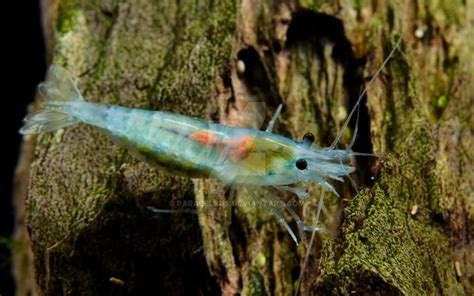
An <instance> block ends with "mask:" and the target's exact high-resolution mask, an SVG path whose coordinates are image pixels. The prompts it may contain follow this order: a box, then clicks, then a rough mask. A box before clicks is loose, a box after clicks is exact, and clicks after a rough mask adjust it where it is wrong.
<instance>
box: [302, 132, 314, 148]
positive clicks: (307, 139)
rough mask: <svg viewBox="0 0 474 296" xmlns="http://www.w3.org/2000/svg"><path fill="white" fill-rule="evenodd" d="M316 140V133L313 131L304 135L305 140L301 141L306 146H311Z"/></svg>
mask: <svg viewBox="0 0 474 296" xmlns="http://www.w3.org/2000/svg"><path fill="white" fill-rule="evenodd" d="M313 142H314V135H313V134H312V133H307V134H305V135H304V136H303V141H301V143H302V144H303V145H304V146H305V147H306V148H309V147H311V144H313Z"/></svg>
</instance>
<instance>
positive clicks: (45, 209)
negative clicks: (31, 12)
mask: <svg viewBox="0 0 474 296" xmlns="http://www.w3.org/2000/svg"><path fill="white" fill-rule="evenodd" d="M43 4H44V7H45V12H46V13H45V16H46V17H45V24H46V27H45V29H46V31H47V32H49V33H48V34H47V36H49V37H50V39H49V42H48V44H49V48H50V49H51V51H52V61H53V62H54V63H59V64H62V65H64V66H65V67H66V68H67V69H68V70H69V72H70V73H71V75H72V76H73V77H75V80H76V82H78V85H79V89H80V90H81V91H82V93H83V96H84V97H85V98H87V99H88V100H90V101H96V102H102V103H109V104H119V105H123V106H128V107H134V108H145V109H153V110H162V111H172V112H176V113H181V114H185V115H188V116H195V117H199V118H207V119H210V120H217V121H220V122H222V123H226V124H233V125H245V126H253V127H257V128H258V127H260V126H261V124H262V122H263V117H265V116H266V117H267V118H268V117H269V116H270V115H271V114H272V112H274V110H275V109H276V106H277V105H278V104H279V103H283V104H284V112H283V114H282V116H281V118H280V120H279V122H278V124H277V127H276V131H275V132H278V133H280V134H283V135H285V136H287V137H291V138H294V139H300V138H301V137H302V135H303V134H304V133H306V132H308V131H311V132H313V133H314V134H315V135H316V139H317V143H318V144H319V145H320V146H328V145H330V144H331V142H332V140H333V139H334V136H335V135H336V134H337V132H338V131H339V129H340V128H341V126H342V124H343V122H344V120H345V118H346V116H347V114H348V113H349V112H350V110H351V109H352V106H353V105H354V103H355V101H356V100H357V97H358V96H359V94H360V92H361V90H362V89H363V87H364V85H365V83H366V82H367V81H368V80H369V79H370V78H371V77H372V76H373V75H374V74H375V71H376V70H377V68H378V67H379V66H380V65H381V64H382V62H383V61H384V59H385V58H386V56H387V55H388V53H389V52H390V51H391V50H392V48H393V46H394V44H395V42H396V41H397V39H398V38H399V37H400V36H402V38H403V41H402V43H401V46H400V48H399V49H398V50H397V53H396V54H395V55H394V57H393V58H392V60H391V61H390V62H389V64H388V65H387V66H386V67H385V68H384V69H383V71H382V73H381V75H379V77H378V78H377V79H376V80H375V82H374V84H373V85H372V87H371V88H370V89H369V90H368V92H367V95H366V101H365V103H364V104H363V106H362V108H361V110H360V120H359V123H358V138H357V141H356V144H355V145H354V149H353V150H355V151H359V152H368V153H376V154H379V155H383V156H385V157H382V158H379V159H377V160H370V159H367V158H366V159H363V158H361V159H357V160H355V161H356V163H357V167H358V173H357V175H356V176H355V180H356V183H357V184H358V185H359V186H360V187H361V188H363V189H362V190H361V191H360V192H359V193H358V194H355V193H354V192H353V191H352V190H351V188H350V185H338V186H339V188H338V189H339V191H340V192H341V198H340V199H337V198H336V197H334V196H333V195H331V194H330V193H326V195H325V196H326V202H325V208H324V211H323V218H322V223H324V226H325V227H326V228H327V229H329V230H330V231H328V232H327V233H326V234H321V235H317V237H316V244H315V246H314V248H313V249H312V250H311V256H310V258H309V263H308V266H307V268H306V269H305V271H304V273H303V278H302V285H301V287H300V291H299V292H301V293H302V294H303V295H307V294H319V293H328V294H329V293H333V294H344V295H349V294H353V293H360V294H367V293H380V294H386V293H390V294H406V295H418V294H442V295H462V294H466V295H472V294H473V293H474V288H473V285H472V282H473V270H474V266H473V261H474V258H473V249H474V248H473V246H474V243H473V238H474V237H473V233H474V227H473V215H474V210H473V195H472V192H473V189H474V188H473V187H474V186H473V185H474V184H473V180H474V173H473V169H472V161H473V157H474V155H473V152H472V149H471V147H472V146H473V136H472V128H473V126H474V122H473V119H472V117H471V114H473V112H474V105H473V101H474V100H473V94H472V73H474V65H473V63H472V60H473V57H472V52H473V51H474V39H473V38H472V21H473V20H472V12H473V11H472V9H473V8H472V4H471V5H469V4H467V3H466V2H463V1H458V2H456V3H454V2H453V3H451V2H443V1H441V2H440V1H430V0H423V1H422V0H420V1H397V2H393V3H392V2H386V1H313V2H312V1H302V2H301V3H298V2H296V1H276V0H275V1H271V0H270V1H254V0H242V1H237V2H230V1H206V0H205V1H187V0H184V1H177V2H173V1H169V0H166V1H163V0H160V1H158V0H157V1H154V0H120V1H119V0H101V1H93V0H54V1H53V0H45V2H44V3H43ZM469 34H471V35H469ZM249 102H256V103H255V104H248V103H249ZM37 103H38V102H36V104H37ZM262 103H263V104H262ZM33 108H34V106H33ZM244 109H245V114H246V116H245V118H244V119H245V120H243V118H241V117H240V116H241V114H242V112H243V111H244ZM354 132H355V121H354V122H353V123H351V124H350V128H348V130H347V131H346V132H345V135H344V137H343V139H342V140H341V147H343V146H347V145H348V144H349V142H350V138H351V135H352V134H353V133H354ZM25 141H26V143H27V144H28V143H31V141H35V149H34V152H33V151H32V150H33V149H25V153H27V154H28V153H30V155H31V154H32V153H34V157H32V159H33V160H32V162H31V173H30V176H29V178H30V179H29V193H28V197H27V198H26V216H27V223H26V224H27V227H28V229H29V234H30V240H31V246H32V250H33V254H34V259H33V263H34V268H35V278H36V283H37V285H38V289H39V292H40V294H45V295H56V294H68V295H95V294H97V295H109V294H114V295H117V294H118V295H122V294H145V292H146V291H148V292H149V291H153V292H156V293H160V292H162V293H165V294H171V295H184V294H200V295H212V294H225V295H235V293H241V294H244V295H266V294H276V295H292V294H294V293H295V292H296V291H295V289H296V287H297V284H296V282H297V280H298V274H299V272H300V267H301V265H302V262H303V256H304V254H305V252H306V251H307V250H306V246H307V243H308V241H309V235H308V236H307V237H303V238H301V239H302V244H300V246H298V247H297V246H295V244H294V243H293V242H292V241H291V238H290V237H289V235H288V234H287V233H285V231H284V229H283V227H281V225H279V224H277V223H276V222H275V219H274V218H273V217H272V216H271V215H270V214H269V213H268V212H267V211H265V210H264V209H262V208H260V207H254V206H252V204H251V203H248V202H247V201H248V199H249V198H248V196H247V195H246V194H245V192H240V191H239V192H238V194H237V196H236V198H235V201H236V206H234V207H233V208H232V211H231V212H229V211H227V206H226V202H227V198H228V197H227V194H226V190H225V188H224V187H223V186H222V185H221V184H219V183H218V182H215V181H208V180H198V181H192V180H189V179H186V178H180V177H173V176H168V175H166V174H164V173H163V172H160V171H157V170H155V169H153V168H151V167H150V166H148V165H147V164H144V163H141V162H139V161H137V160H135V159H134V158H133V157H132V156H130V155H129V154H128V153H127V152H126V151H125V150H122V149H120V148H118V147H117V146H115V145H114V144H113V143H112V142H111V141H110V139H108V138H107V137H106V136H105V135H103V134H101V133H100V132H99V131H97V130H96V129H94V128H93V127H90V126H85V125H78V126H75V127H72V128H67V129H65V130H60V131H57V132H55V133H50V134H43V135H40V136H38V137H36V138H35V139H32V138H28V139H25ZM30 145H31V144H30ZM24 159H25V162H26V163H25V162H23V164H22V165H23V168H25V166H26V167H27V162H28V157H26V156H25V158H24ZM19 172H20V173H19V178H20V179H19V183H21V184H26V183H25V182H27V181H25V180H26V178H27V175H28V174H25V173H24V172H25V169H22V170H19ZM20 187H21V186H20ZM21 188H23V189H24V186H23V187H21ZM24 191H25V190H23V191H21V190H20V191H17V192H19V194H18V195H17V196H18V198H20V199H21V197H22V196H23V197H24V194H25V193H23V195H22V193H21V192H24ZM265 194H267V195H273V194H275V193H274V192H268V193H265ZM319 195H320V194H319V189H318V188H316V187H314V188H311V196H310V198H309V199H307V200H305V201H304V202H298V203H296V204H297V206H296V207H295V209H296V210H297V211H298V213H299V214H300V215H301V216H302V217H303V218H304V221H306V222H307V223H308V224H311V222H312V221H313V219H314V215H315V212H316V207H317V204H318V200H319V198H320V196H319ZM282 198H285V201H292V199H291V198H292V197H289V196H287V197H282ZM183 204H185V205H189V204H196V207H197V209H198V215H197V216H196V215H189V214H174V215H156V214H153V213H151V212H150V211H148V210H147V209H146V207H147V206H149V205H153V206H155V207H158V208H178V207H179V206H182V205H183ZM229 215H232V224H231V225H230V227H229V228H228V229H224V230H223V228H222V225H225V223H226V221H228V220H229V218H230V217H229ZM201 246H202V248H201ZM25 285H28V283H25Z"/></svg>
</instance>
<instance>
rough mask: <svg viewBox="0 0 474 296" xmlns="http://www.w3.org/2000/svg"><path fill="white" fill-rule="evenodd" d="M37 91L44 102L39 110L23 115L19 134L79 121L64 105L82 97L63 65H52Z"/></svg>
mask: <svg viewBox="0 0 474 296" xmlns="http://www.w3.org/2000/svg"><path fill="white" fill-rule="evenodd" d="M38 92H39V93H40V94H41V95H42V96H43V97H44V102H43V104H42V106H41V109H40V110H39V111H37V112H34V113H31V114H29V115H28V116H26V117H25V119H24V125H23V127H22V128H21V129H20V133H21V134H23V135H27V134H37V133H41V132H50V131H54V130H57V129H60V128H63V127H66V126H69V125H72V124H75V123H78V122H79V120H78V119H76V118H74V117H72V116H71V115H69V114H68V112H67V109H68V108H65V105H66V104H67V103H71V102H82V101H84V99H83V98H82V96H81V94H80V93H79V91H78V89H77V87H76V85H75V84H74V82H73V81H72V79H71V77H70V76H69V74H68V73H67V72H66V70H65V69H64V68H63V67H61V66H58V65H52V66H51V67H50V68H49V71H48V77H47V80H46V81H45V82H43V83H41V84H40V85H39V86H38Z"/></svg>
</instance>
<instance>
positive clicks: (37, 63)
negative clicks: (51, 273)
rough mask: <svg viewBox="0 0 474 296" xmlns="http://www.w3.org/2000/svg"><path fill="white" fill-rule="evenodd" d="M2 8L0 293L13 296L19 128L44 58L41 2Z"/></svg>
mask: <svg viewBox="0 0 474 296" xmlns="http://www.w3.org/2000/svg"><path fill="white" fill-rule="evenodd" d="M8 5H10V7H7V8H5V7H4V9H2V11H3V14H4V18H2V20H3V21H4V25H3V26H2V28H3V30H4V34H3V36H5V37H7V38H4V42H2V43H3V45H4V46H2V47H3V49H6V50H7V52H6V53H5V54H4V56H3V57H4V63H3V65H4V67H6V69H5V68H3V73H4V75H5V74H6V75H5V76H6V77H5V78H4V79H2V86H3V87H2V88H3V90H6V93H2V103H6V105H3V108H2V111H3V116H2V117H3V118H4V120H5V121H4V124H3V129H4V132H3V136H6V138H4V139H3V141H2V142H3V145H2V150H3V153H2V157H3V161H2V178H1V186H0V190H1V198H0V294H1V295H14V294H15V285H14V280H13V276H12V272H11V268H12V258H11V250H12V249H13V248H15V246H17V245H18V243H19V242H15V241H14V240H13V239H12V237H11V236H12V231H13V225H14V219H15V217H14V210H13V205H12V189H13V176H14V171H15V166H16V164H17V161H18V152H19V147H20V143H21V136H20V135H19V134H18V129H19V128H20V126H21V122H22V119H23V117H24V116H25V114H26V110H27V106H28V104H29V103H30V102H32V101H33V97H34V95H35V90H36V85H37V84H38V83H39V82H41V81H42V80H43V79H44V76H45V72H46V55H45V46H44V39H43V32H42V26H41V9H40V0H25V1H9V4H8Z"/></svg>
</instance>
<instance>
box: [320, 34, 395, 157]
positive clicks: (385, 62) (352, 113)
mask: <svg viewBox="0 0 474 296" xmlns="http://www.w3.org/2000/svg"><path fill="white" fill-rule="evenodd" d="M402 38H403V34H402V35H400V38H398V41H397V43H396V44H395V46H394V47H393V49H392V51H391V52H390V53H389V55H388V57H387V58H386V59H385V61H383V63H382V65H380V67H379V68H378V69H377V72H375V74H374V76H373V77H372V79H370V81H369V83H367V86H366V87H365V89H364V91H363V92H362V93H361V94H360V96H359V98H358V99H357V102H356V103H355V105H354V107H353V108H352V110H351V113H349V116H348V117H347V119H346V121H345V122H344V124H343V125H342V128H341V130H340V131H339V134H338V135H337V136H336V138H335V139H334V142H333V143H332V144H331V146H330V147H329V148H331V149H334V147H336V145H337V143H338V142H339V140H340V139H341V137H342V135H343V134H344V130H345V129H346V127H347V125H348V124H349V121H350V120H351V118H352V116H353V115H354V113H355V110H356V109H357V108H358V107H359V105H360V102H361V101H362V98H363V97H364V96H365V94H366V93H367V90H368V89H369V87H370V86H371V85H372V83H373V82H374V81H375V79H376V78H377V77H378V76H379V75H380V72H382V69H383V68H384V67H385V65H386V64H387V63H388V61H389V60H390V58H391V57H392V56H393V54H394V53H395V51H396V50H397V49H398V46H399V45H400V43H401V42H402ZM354 136H355V135H354Z"/></svg>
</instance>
